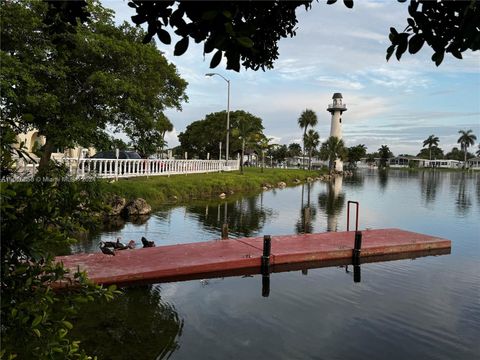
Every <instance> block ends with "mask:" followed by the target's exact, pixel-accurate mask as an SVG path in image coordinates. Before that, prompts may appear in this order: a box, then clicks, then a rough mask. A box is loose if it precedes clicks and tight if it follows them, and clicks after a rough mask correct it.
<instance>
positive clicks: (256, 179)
mask: <svg viewBox="0 0 480 360" xmlns="http://www.w3.org/2000/svg"><path fill="white" fill-rule="evenodd" d="M324 173H326V171H324V172H320V171H308V170H300V169H299V170H297V169H264V172H263V173H262V172H261V169H259V168H247V169H245V173H244V174H243V175H242V174H240V172H239V171H235V172H222V173H209V174H188V175H172V176H170V177H167V176H152V177H150V178H146V177H141V178H130V179H120V180H119V181H117V182H113V183H109V182H106V181H105V182H102V183H101V184H102V187H103V190H105V192H107V193H111V194H117V195H119V196H122V197H125V198H127V200H128V199H133V198H138V197H141V198H144V199H145V200H147V202H148V203H149V204H150V205H151V206H152V207H158V206H160V205H162V204H167V203H174V202H186V201H189V200H196V199H199V200H200V199H210V198H218V196H219V195H220V194H221V193H226V194H227V195H229V194H230V192H232V191H233V192H234V193H235V194H238V193H250V192H252V191H259V190H260V189H261V187H262V186H263V185H265V184H271V185H273V186H277V184H278V183H279V182H281V181H283V182H285V183H287V185H293V184H294V180H295V179H299V180H301V181H305V179H306V178H307V177H316V176H319V175H320V174H324Z"/></svg>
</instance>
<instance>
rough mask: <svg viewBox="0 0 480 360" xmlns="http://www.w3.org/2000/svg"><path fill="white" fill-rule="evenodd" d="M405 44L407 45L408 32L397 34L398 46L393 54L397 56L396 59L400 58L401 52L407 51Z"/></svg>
mask: <svg viewBox="0 0 480 360" xmlns="http://www.w3.org/2000/svg"><path fill="white" fill-rule="evenodd" d="M407 46H408V34H406V33H402V34H399V36H398V47H397V51H396V52H395V56H396V57H397V60H400V58H401V57H402V55H403V53H404V52H405V51H407Z"/></svg>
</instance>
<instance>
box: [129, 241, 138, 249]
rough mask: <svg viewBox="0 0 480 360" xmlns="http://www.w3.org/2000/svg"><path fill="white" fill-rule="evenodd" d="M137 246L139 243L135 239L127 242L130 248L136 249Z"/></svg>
mask: <svg viewBox="0 0 480 360" xmlns="http://www.w3.org/2000/svg"><path fill="white" fill-rule="evenodd" d="M136 246H137V243H136V242H135V240H130V241H129V242H128V244H127V247H128V248H129V249H135V247H136Z"/></svg>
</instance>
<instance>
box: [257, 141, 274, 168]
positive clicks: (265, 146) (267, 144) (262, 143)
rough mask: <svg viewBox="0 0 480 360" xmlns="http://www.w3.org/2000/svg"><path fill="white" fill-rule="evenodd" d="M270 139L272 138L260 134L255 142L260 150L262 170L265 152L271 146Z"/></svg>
mask: <svg viewBox="0 0 480 360" xmlns="http://www.w3.org/2000/svg"><path fill="white" fill-rule="evenodd" d="M271 140H272V138H267V137H266V136H264V135H263V134H262V136H261V137H260V139H259V140H258V142H257V146H258V148H259V149H260V151H261V152H262V172H263V168H264V167H265V152H266V151H267V150H268V149H269V148H270V147H271V146H272V145H271V144H270V141H271Z"/></svg>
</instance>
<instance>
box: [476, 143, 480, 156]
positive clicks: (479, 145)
mask: <svg viewBox="0 0 480 360" xmlns="http://www.w3.org/2000/svg"><path fill="white" fill-rule="evenodd" d="M475 154H476V155H477V156H480V144H478V150H477V152H476V153H475Z"/></svg>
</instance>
